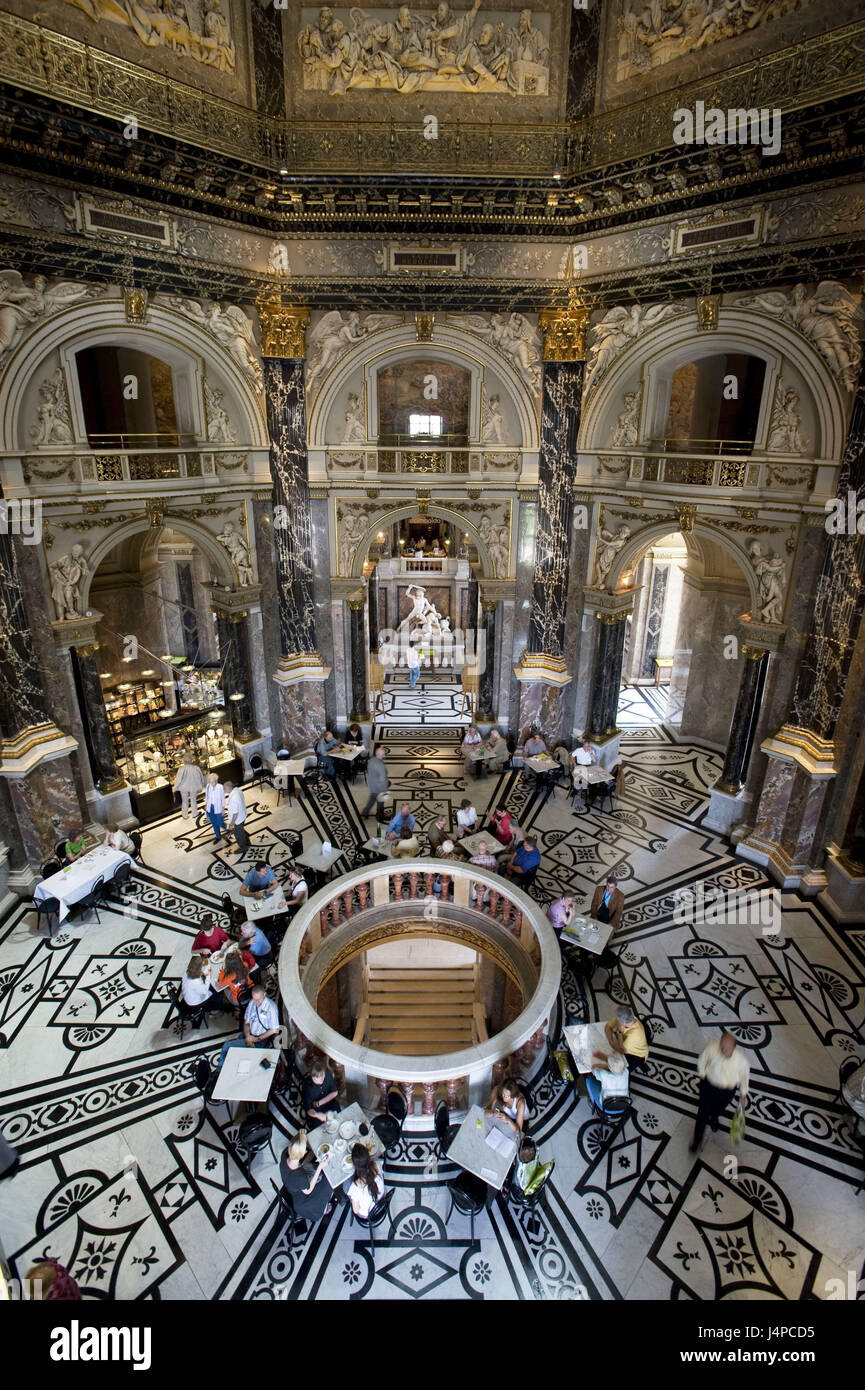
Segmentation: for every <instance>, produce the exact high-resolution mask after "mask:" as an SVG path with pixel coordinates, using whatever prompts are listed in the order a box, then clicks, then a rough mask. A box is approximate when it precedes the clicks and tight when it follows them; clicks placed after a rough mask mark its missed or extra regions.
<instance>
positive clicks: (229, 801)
mask: <svg viewBox="0 0 865 1390" xmlns="http://www.w3.org/2000/svg"><path fill="white" fill-rule="evenodd" d="M224 785H225V795H226V808H227V810H228V834H229V835H233V836H234V838H235V840H236V841H237V848H236V849H234V850H228V853H229V854H246V851H247V850H248V849H249V836H248V835H247V833H246V827H245V825H244V821H245V820H246V800H245V798H244V795H243V791H242V789H241V788H240V787H236V786H235V785H234V783H233V782H226V783H225V784H224Z"/></svg>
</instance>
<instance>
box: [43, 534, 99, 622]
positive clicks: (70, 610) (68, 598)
mask: <svg viewBox="0 0 865 1390" xmlns="http://www.w3.org/2000/svg"><path fill="white" fill-rule="evenodd" d="M48 573H49V575H50V577H51V597H52V598H53V600H54V607H55V609H56V610H57V617H58V618H59V619H60V620H61V621H66V620H68V619H70V618H82V617H83V616H84V614H83V613H82V612H81V608H82V603H83V598H82V593H83V587H84V583H85V581H86V580H87V577H88V575H89V574H90V568H89V566H88V564H87V560H86V558H85V555H84V547H83V546H82V545H73V547H72V549H71V550H70V552H69V554H68V555H64V556H63V557H62V558H61V559H60V560H58V561H57V563H56V564H54V565H51V566H50V567H49V570H48Z"/></svg>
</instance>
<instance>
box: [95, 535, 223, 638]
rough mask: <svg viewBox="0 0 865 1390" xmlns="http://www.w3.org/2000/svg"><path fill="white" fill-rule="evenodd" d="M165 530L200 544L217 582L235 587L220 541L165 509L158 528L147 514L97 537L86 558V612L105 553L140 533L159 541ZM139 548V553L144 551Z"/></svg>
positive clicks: (107, 553)
mask: <svg viewBox="0 0 865 1390" xmlns="http://www.w3.org/2000/svg"><path fill="white" fill-rule="evenodd" d="M164 530H171V531H177V532H178V533H179V534H180V535H183V536H187V537H188V538H189V540H191V541H194V543H195V544H196V545H197V546H198V547H199V549H200V550H201V551H202V552H203V553H204V554H205V555H206V556H207V558H208V560H210V562H211V564H212V565H213V568H214V573H215V574H216V575H217V577H218V578H219V581H220V583H222V584H224V585H226V587H227V588H231V589H235V588H237V572H236V570H235V568H234V565H233V564H232V562H231V559H230V557H229V555H228V553H227V551H225V550H223V548H222V546H221V545H220V543H219V541H218V540H217V539H216V537H215V536H214V535H213V534H212V532H210V531H208V530H207V529H206V527H204V526H199V525H198V524H197V522H194V521H190V520H189V519H188V518H187V517H185V516H174V515H172V513H171V512H166V513H165V514H164V515H163V518H162V524H161V525H160V526H159V527H151V525H150V523H149V521H148V519H147V517H137V518H135V519H134V520H133V521H126V522H121V523H119V524H118V525H117V526H115V527H112V529H111V530H110V531H108V532H107V534H105V535H102V536H100V538H99V541H98V542H97V544H96V545H95V546H94V547H93V550H92V551H91V552H90V554H89V555H88V557H87V563H88V569H89V574H88V576H87V582H86V585H85V588H84V591H83V593H82V595H81V606H82V609H83V611H84V612H85V613H86V612H87V610H88V608H89V606H90V588H91V585H92V583H93V578H94V575H95V574H96V571H97V570H98V569H99V566H100V565H101V564H102V561H103V560H104V559H105V557H106V556H107V555H109V554H110V553H111V551H112V550H114V549H115V547H116V546H118V545H122V544H123V542H124V541H127V540H129V539H130V538H131V537H132V536H136V535H138V534H139V533H141V532H146V533H149V532H150V531H152V532H153V536H154V542H155V543H156V542H158V539H159V536H160V535H161V533H162V532H163V531H164ZM143 549H144V548H142V553H143Z"/></svg>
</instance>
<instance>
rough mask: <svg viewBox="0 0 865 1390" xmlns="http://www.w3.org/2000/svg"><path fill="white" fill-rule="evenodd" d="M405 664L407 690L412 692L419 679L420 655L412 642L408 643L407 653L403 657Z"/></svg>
mask: <svg viewBox="0 0 865 1390" xmlns="http://www.w3.org/2000/svg"><path fill="white" fill-rule="evenodd" d="M405 664H406V666H407V667H408V685H409V690H414V688H415V686H416V685H417V683H418V680H419V678H420V655H419V653H418V649H417V647H416V646H415V644H414V643H413V642H410V643H409V647H408V651H407V652H406V655H405Z"/></svg>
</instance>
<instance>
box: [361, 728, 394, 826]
mask: <svg viewBox="0 0 865 1390" xmlns="http://www.w3.org/2000/svg"><path fill="white" fill-rule="evenodd" d="M384 756H385V747H384V744H383V743H377V744H376V747H375V751H374V753H373V755H372V757H371V758H370V760H369V764H368V766H367V769H366V785H367V788H368V790H369V800H368V801H367V803H366V805H365V806H364V808H363V810H362V811H361V813H360V814H361V816H362V817H363V819H364V820H366V817H367V816H371V815H372V813H373V810H374V809H375V807H376V806H379V807H380V806H381V803H382V802H383V801H384V799H385V797H386V796H387V789H388V787H389V786H390V778H389V777H388V775H387V768H386V767H385V765H384Z"/></svg>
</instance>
